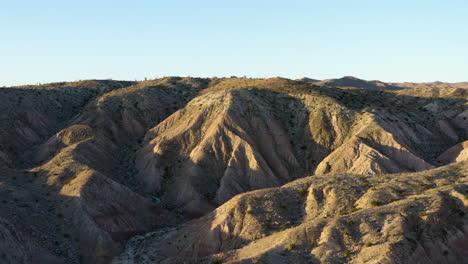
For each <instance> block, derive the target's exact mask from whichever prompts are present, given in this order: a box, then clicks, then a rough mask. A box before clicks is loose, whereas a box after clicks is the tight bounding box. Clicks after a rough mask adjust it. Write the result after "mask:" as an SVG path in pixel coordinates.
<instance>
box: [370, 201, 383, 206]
mask: <svg viewBox="0 0 468 264" xmlns="http://www.w3.org/2000/svg"><path fill="white" fill-rule="evenodd" d="M370 204H371V205H372V206H380V205H381V204H382V203H381V202H380V201H377V200H372V201H370Z"/></svg>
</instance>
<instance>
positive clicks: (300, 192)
mask: <svg viewBox="0 0 468 264" xmlns="http://www.w3.org/2000/svg"><path fill="white" fill-rule="evenodd" d="M297 192H298V193H299V194H300V195H301V196H304V195H305V194H306V192H307V190H306V189H304V188H301V189H299V190H297Z"/></svg>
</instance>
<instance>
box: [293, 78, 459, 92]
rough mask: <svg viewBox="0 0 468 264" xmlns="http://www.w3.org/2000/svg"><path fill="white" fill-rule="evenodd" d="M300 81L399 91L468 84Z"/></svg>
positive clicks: (339, 80)
mask: <svg viewBox="0 0 468 264" xmlns="http://www.w3.org/2000/svg"><path fill="white" fill-rule="evenodd" d="M300 81H303V82H307V83H314V84H316V85H325V86H334V87H342V88H361V89H369V90H400V89H406V88H462V89H468V82H458V83H445V82H438V81H436V82H424V83H415V82H403V83H397V82H382V81H377V80H372V81H367V80H363V79H359V78H356V77H353V76H345V77H342V78H339V79H326V80H316V79H311V78H306V77H305V78H302V79H300Z"/></svg>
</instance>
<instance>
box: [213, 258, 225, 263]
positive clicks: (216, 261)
mask: <svg viewBox="0 0 468 264" xmlns="http://www.w3.org/2000/svg"><path fill="white" fill-rule="evenodd" d="M211 263H212V264H221V263H222V262H221V260H220V259H216V258H215V259H213V261H211Z"/></svg>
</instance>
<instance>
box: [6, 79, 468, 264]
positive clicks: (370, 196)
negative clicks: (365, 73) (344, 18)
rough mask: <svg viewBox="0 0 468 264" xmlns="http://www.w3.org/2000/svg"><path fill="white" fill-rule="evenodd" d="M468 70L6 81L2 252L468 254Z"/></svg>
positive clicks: (303, 259) (110, 255)
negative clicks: (418, 74) (405, 79)
mask: <svg viewBox="0 0 468 264" xmlns="http://www.w3.org/2000/svg"><path fill="white" fill-rule="evenodd" d="M467 176H468V83H441V82H433V83H384V82H380V81H365V80H360V79H357V78H354V77H343V78H341V79H331V80H314V79H309V78H303V79H300V80H289V79H284V78H271V79H250V78H235V77H232V78H211V79H208V78H181V77H166V78H161V79H155V80H148V81H140V82H136V81H135V82H133V81H114V80H88V81H79V82H69V83H51V84H44V85H36V86H18V87H3V88H0V203H1V206H0V263H5V264H10V263H11V264H16V263H52V264H62V263H63V264H76V263H85V264H88V263H98V264H101V263H102V264H105V263H113V264H126V263H128V264H139V263H164V264H176V263H177V264H178V263H180V264H182V263H186V264H189V263H200V264H201V263H204V264H211V263H212V264H219V263H239V264H240V263H245V264H248V263H249V264H250V263H268V264H276V263H277V264H280V263H353V264H358V263H369V264H371V263H372V264H377V263H379V264H381V263H382V264H393V263H421V264H423V263H424V264H426V263H429V264H431V263H433V264H435V263H468V214H467V213H468V207H467V206H468V177H467Z"/></svg>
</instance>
